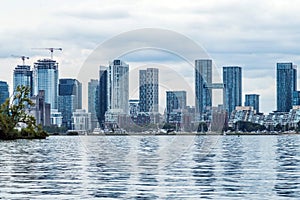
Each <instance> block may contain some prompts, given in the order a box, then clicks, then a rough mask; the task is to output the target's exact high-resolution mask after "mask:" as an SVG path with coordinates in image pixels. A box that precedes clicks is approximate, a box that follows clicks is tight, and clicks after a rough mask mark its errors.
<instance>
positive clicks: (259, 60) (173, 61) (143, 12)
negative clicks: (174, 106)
mask: <svg viewBox="0 0 300 200" xmlns="http://www.w3.org/2000/svg"><path fill="white" fill-rule="evenodd" d="M299 7H300V2H299V1H297V0H276V1H261V0H260V1H259V0H252V1H246V0H245V1H240V0H211V1H204V0H200V1H189V0H186V1H176V0H172V1H157V3H155V1H130V0H128V1H113V0H109V1H105V0H101V1H96V0H85V1H79V0H78V1H77V0H70V1H68V0H65V1H59V0H51V1H45V0H26V1H17V0H3V1H1V8H0V11H1V12H0V25H1V28H0V45H1V46H0V47H1V48H0V66H1V71H0V72H1V73H0V80H4V81H8V83H9V84H10V86H11V87H12V73H13V69H14V67H15V66H16V65H17V64H21V60H19V59H16V58H12V57H11V54H16V55H26V56H29V57H30V60H28V61H27V64H30V65H32V64H33V63H34V62H35V61H36V60H37V59H39V58H43V57H49V52H47V51H39V50H33V49H32V48H37V47H62V48H63V51H62V52H55V54H54V57H55V59H56V60H58V61H59V63H60V69H59V70H60V72H59V73H60V77H61V78H70V77H78V76H80V75H79V74H80V72H81V71H82V68H83V67H84V66H85V62H86V60H87V59H88V57H89V55H90V54H91V53H92V52H94V51H95V49H97V47H99V46H101V44H103V43H104V42H105V41H108V40H111V39H112V38H115V37H116V36H118V35H120V34H121V35H122V34H124V33H126V32H128V31H132V30H137V29H143V28H156V29H164V30H170V31H174V32H175V33H178V34H181V35H184V36H186V37H187V38H189V39H190V40H192V41H194V42H196V43H197V44H198V45H199V46H200V47H202V48H203V49H204V50H205V51H206V52H207V54H208V55H209V57H211V58H212V59H213V60H214V63H215V66H216V70H215V73H216V74H221V72H222V66H228V65H238V66H241V67H242V68H243V99H244V94H246V93H258V94H260V100H261V104H260V105H261V111H263V112H270V111H272V110H275V108H276V101H275V99H276V88H275V75H276V74H275V65H276V62H287V61H288V62H293V63H294V64H296V65H299V66H300V56H299V54H298V53H299V52H300V45H299V43H300V26H299V25H300V12H299V11H298V9H299ZM148 36H149V35H147V34H145V36H144V37H145V38H146V37H148ZM137 37H138V40H139V41H143V40H144V38H143V35H138V36H137ZM145 40H147V39H145ZM160 40H161V41H162V43H163V42H164V41H165V42H166V41H169V42H171V43H172V44H173V45H177V48H178V49H181V50H182V51H185V50H186V51H187V52H188V51H189V49H188V48H187V49H185V48H186V46H185V45H184V43H180V42H178V43H177V42H176V41H174V40H171V39H170V40H167V38H165V37H157V41H160ZM126 41H127V40H126ZM130 41H132V40H130ZM121 42H122V41H121ZM144 47H147V44H144ZM114 48H117V44H116V46H115V47H114ZM119 56H120V57H121V58H122V59H124V60H125V61H126V62H127V63H128V64H129V65H130V66H131V71H132V73H133V74H134V73H137V71H138V70H135V69H139V68H143V67H144V68H145V67H149V66H159V68H160V71H161V73H160V79H161V80H162V84H161V86H162V87H161V90H160V92H161V102H162V105H163V101H164V99H165V97H164V90H168V89H174V90H175V89H187V90H188V91H189V87H190V89H191V92H189V93H192V90H193V75H194V73H193V69H192V68H191V67H190V66H189V63H187V62H186V61H184V59H181V57H180V55H175V56H174V55H172V53H170V52H165V51H159V50H158V51H157V50H145V49H143V50H140V51H137V52H132V53H128V54H126V55H122V56H121V55H119ZM201 57H202V55H201V54H199V57H198V58H201ZM195 59H197V56H195ZM107 63H108V61H107V62H104V63H97V64H96V65H97V67H98V65H107ZM168 70H169V71H168ZM86 71H88V69H86ZM170 71H173V73H168V72H170ZM93 74H94V76H91V77H88V78H97V72H94V73H93ZM176 76H177V78H175V80H176V81H175V82H174V79H173V78H172V77H176ZM299 77H300V76H299ZM181 78H182V79H184V83H179V81H178V80H180V79H181ZM172 81H173V82H172ZM136 82H137V80H136V79H135V78H131V81H130V83H131V86H130V87H131V98H137V97H138V96H137V92H136V86H135V85H134V84H136ZM298 82H299V81H298ZM168 84H169V85H168ZM166 85H167V86H166ZM298 85H299V84H298ZM299 86H300V85H299ZM84 92H86V91H84ZM188 101H189V103H190V104H193V103H194V99H193V96H192V94H190V95H189V100H188ZM216 103H219V102H216ZM85 105H86V103H85V104H84V106H85ZM162 107H163V106H162Z"/></svg>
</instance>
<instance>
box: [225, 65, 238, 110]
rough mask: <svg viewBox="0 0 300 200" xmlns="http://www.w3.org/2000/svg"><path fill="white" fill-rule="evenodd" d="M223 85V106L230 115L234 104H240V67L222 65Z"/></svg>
mask: <svg viewBox="0 0 300 200" xmlns="http://www.w3.org/2000/svg"><path fill="white" fill-rule="evenodd" d="M223 82H224V86H225V106H226V110H227V112H228V114H229V116H230V114H231V112H232V111H233V110H234V109H235V107H236V106H241V105H242V68H241V67H237V66H228V67H223Z"/></svg>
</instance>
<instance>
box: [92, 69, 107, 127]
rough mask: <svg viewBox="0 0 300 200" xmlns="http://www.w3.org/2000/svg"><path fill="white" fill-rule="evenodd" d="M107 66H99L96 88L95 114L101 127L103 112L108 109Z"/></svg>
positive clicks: (103, 118)
mask: <svg viewBox="0 0 300 200" xmlns="http://www.w3.org/2000/svg"><path fill="white" fill-rule="evenodd" d="M108 94H109V90H108V68H107V67H104V66H100V70H99V83H98V86H97V90H96V102H95V106H96V110H95V111H96V115H97V119H98V123H99V124H100V126H101V127H102V128H103V125H104V122H105V113H106V111H107V109H108Z"/></svg>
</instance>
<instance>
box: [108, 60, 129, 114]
mask: <svg viewBox="0 0 300 200" xmlns="http://www.w3.org/2000/svg"><path fill="white" fill-rule="evenodd" d="M108 88H109V92H108V94H109V96H108V99H109V101H108V107H109V110H110V112H112V113H116V114H129V110H128V107H129V106H128V100H129V65H128V64H126V63H125V62H123V61H121V60H114V61H113V62H110V63H109V74H108Z"/></svg>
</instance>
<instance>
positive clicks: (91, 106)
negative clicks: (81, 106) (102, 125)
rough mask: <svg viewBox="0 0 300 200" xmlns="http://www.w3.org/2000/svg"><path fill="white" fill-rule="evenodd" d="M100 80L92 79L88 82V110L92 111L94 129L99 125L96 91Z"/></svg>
mask: <svg viewBox="0 0 300 200" xmlns="http://www.w3.org/2000/svg"><path fill="white" fill-rule="evenodd" d="M98 85H99V80H97V79H91V80H90V81H89V83H88V112H89V113H91V123H92V130H94V129H95V128H97V127H98V119H97V115H96V93H97V87H98Z"/></svg>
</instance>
